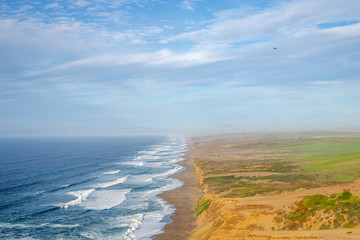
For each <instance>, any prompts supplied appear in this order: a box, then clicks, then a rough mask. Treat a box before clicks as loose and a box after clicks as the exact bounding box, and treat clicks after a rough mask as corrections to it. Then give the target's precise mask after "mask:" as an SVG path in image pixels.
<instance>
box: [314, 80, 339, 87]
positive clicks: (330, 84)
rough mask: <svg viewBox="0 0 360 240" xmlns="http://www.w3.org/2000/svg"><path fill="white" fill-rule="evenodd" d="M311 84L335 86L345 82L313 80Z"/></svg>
mask: <svg viewBox="0 0 360 240" xmlns="http://www.w3.org/2000/svg"><path fill="white" fill-rule="evenodd" d="M310 84H311V85H316V86H334V85H340V84H343V82H342V81H315V82H311V83H310Z"/></svg>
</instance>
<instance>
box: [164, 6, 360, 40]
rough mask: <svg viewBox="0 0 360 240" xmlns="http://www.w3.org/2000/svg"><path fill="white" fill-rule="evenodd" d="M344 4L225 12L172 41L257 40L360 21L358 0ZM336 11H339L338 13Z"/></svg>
mask: <svg viewBox="0 0 360 240" xmlns="http://www.w3.org/2000/svg"><path fill="white" fill-rule="evenodd" d="M350 1H351V3H349V4H343V3H341V2H339V1H334V0H324V1H311V0H303V1H297V2H294V1H291V2H284V3H281V4H279V5H275V6H274V7H272V8H270V9H265V10H261V11H259V12H255V13H250V14H246V13H244V11H243V10H242V9H239V10H238V11H235V10H232V11H224V12H223V13H219V14H217V15H218V18H217V19H214V21H213V23H211V24H209V25H208V26H207V27H205V28H201V29H198V30H196V31H191V32H185V33H180V34H178V35H176V36H173V37H170V38H168V41H176V40H191V41H195V42H206V41H230V42H242V41H255V40H260V39H264V38H275V37H280V36H284V35H285V36H286V35H291V34H294V33H296V32H298V31H302V30H303V29H306V28H311V27H315V26H316V25H317V24H320V23H326V22H337V21H345V20H360V17H359V15H358V12H359V11H360V9H359V7H355V8H354V6H357V5H358V4H357V3H356V0H350ZM335 9H336V10H335Z"/></svg>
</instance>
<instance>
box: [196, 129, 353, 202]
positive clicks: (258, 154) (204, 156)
mask: <svg viewBox="0 0 360 240" xmlns="http://www.w3.org/2000/svg"><path fill="white" fill-rule="evenodd" d="M320 134H325V133H320V132H317V133H316V132H311V133H288V134H286V133H278V134H263V135H261V134H255V135H254V136H253V138H252V137H251V136H248V135H246V136H245V137H244V136H243V135H239V136H237V135H230V136H227V137H224V139H222V140H221V141H217V142H211V141H210V140H209V139H204V141H202V140H201V139H198V140H197V142H198V143H199V144H198V146H195V150H194V162H195V163H196V165H197V166H198V167H199V168H200V169H201V171H202V173H203V177H204V182H203V184H206V185H207V190H208V192H209V193H215V194H217V195H219V196H223V197H230V198H232V197H248V196H254V195H256V194H263V193H269V192H277V193H279V192H282V191H291V190H296V189H298V188H316V187H322V186H329V185H334V184H338V183H339V182H344V181H351V180H354V179H356V178H359V177H360V137H359V136H358V134H350V133H349V136H347V137H346V136H345V134H346V133H341V134H336V133H326V134H328V137H326V136H321V135H320ZM337 135H339V136H337ZM241 137H243V138H241ZM207 144H208V145H207ZM241 173H244V174H243V176H241ZM257 173H259V174H257ZM262 173H267V174H262ZM231 174H234V175H231ZM224 175H226V176H224ZM235 176H238V177H235Z"/></svg>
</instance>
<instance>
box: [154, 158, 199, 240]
mask: <svg viewBox="0 0 360 240" xmlns="http://www.w3.org/2000/svg"><path fill="white" fill-rule="evenodd" d="M178 164H179V165H181V166H184V167H186V170H185V171H182V172H180V173H176V174H174V175H172V176H171V177H172V178H176V179H179V180H180V181H182V182H183V183H184V185H183V186H182V187H180V188H176V189H175V190H173V191H168V192H164V193H162V194H160V195H159V196H160V197H161V198H163V199H165V200H166V201H168V202H169V203H170V204H174V205H175V208H176V211H175V215H174V216H172V217H171V218H172V219H173V220H174V222H173V223H170V224H167V225H166V226H165V228H164V230H165V232H164V233H162V234H159V235H158V236H157V237H158V238H157V239H161V240H184V239H187V238H188V237H189V236H190V233H191V231H192V230H193V229H194V228H195V226H196V213H195V210H194V206H195V203H196V202H197V200H198V199H199V198H200V196H201V195H202V192H201V190H200V189H199V187H198V183H197V178H196V176H195V170H194V164H193V161H192V159H191V156H189V155H187V156H186V159H185V160H184V161H182V162H180V163H178Z"/></svg>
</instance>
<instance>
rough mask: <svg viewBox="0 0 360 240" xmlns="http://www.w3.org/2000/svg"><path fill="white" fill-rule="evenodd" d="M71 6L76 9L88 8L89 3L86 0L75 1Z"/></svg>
mask: <svg viewBox="0 0 360 240" xmlns="http://www.w3.org/2000/svg"><path fill="white" fill-rule="evenodd" d="M73 4H74V5H75V6H78V7H86V6H89V5H90V4H91V3H90V2H88V1H86V0H75V1H73Z"/></svg>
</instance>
